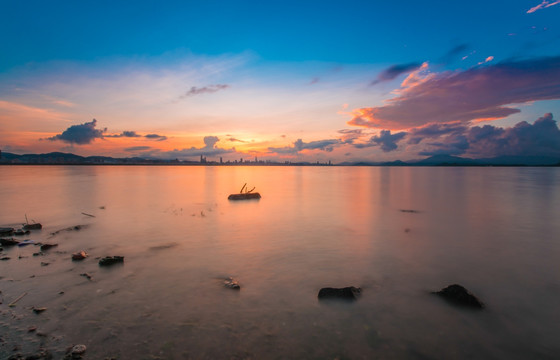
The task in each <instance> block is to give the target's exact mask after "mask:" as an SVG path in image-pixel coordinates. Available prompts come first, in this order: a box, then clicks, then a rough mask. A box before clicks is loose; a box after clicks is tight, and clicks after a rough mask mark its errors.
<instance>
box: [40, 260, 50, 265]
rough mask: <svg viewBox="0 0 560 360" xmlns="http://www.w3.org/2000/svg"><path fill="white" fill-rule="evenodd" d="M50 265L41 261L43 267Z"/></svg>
mask: <svg viewBox="0 0 560 360" xmlns="http://www.w3.org/2000/svg"><path fill="white" fill-rule="evenodd" d="M49 264H50V263H48V262H43V261H41V266H49Z"/></svg>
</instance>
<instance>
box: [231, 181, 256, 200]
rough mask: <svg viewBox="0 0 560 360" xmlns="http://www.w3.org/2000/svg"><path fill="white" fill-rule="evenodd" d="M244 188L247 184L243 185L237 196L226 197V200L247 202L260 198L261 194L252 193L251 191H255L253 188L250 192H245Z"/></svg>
mask: <svg viewBox="0 0 560 360" xmlns="http://www.w3.org/2000/svg"><path fill="white" fill-rule="evenodd" d="M246 187H247V183H245V185H243V187H242V188H241V190H240V191H239V194H231V195H230V196H228V200H249V199H260V198H261V194H259V193H258V192H253V190H255V188H254V187H253V188H252V189H251V190H247V188H246ZM243 190H245V192H243Z"/></svg>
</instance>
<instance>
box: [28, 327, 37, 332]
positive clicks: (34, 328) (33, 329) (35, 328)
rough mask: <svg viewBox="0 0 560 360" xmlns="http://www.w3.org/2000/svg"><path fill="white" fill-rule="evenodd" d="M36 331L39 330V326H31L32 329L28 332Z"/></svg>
mask: <svg viewBox="0 0 560 360" xmlns="http://www.w3.org/2000/svg"><path fill="white" fill-rule="evenodd" d="M35 330H37V326H30V327H29V328H28V329H27V332H33V331H35Z"/></svg>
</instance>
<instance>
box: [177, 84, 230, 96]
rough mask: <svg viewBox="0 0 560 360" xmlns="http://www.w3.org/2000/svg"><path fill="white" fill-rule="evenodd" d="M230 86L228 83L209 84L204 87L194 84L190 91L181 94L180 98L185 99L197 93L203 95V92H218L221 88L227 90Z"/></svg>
mask: <svg viewBox="0 0 560 360" xmlns="http://www.w3.org/2000/svg"><path fill="white" fill-rule="evenodd" d="M227 88H229V85H227V84H215V85H208V86H204V87H200V88H199V87H196V86H193V87H191V88H190V90H189V91H187V92H186V93H185V94H183V95H181V96H180V97H179V98H180V99H185V98H187V97H191V96H195V95H201V94H212V93H215V92H218V91H220V90H225V89H227Z"/></svg>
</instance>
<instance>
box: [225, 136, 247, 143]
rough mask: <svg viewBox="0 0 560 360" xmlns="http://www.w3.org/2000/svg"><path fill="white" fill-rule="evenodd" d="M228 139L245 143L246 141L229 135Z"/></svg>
mask: <svg viewBox="0 0 560 360" xmlns="http://www.w3.org/2000/svg"><path fill="white" fill-rule="evenodd" d="M228 141H231V142H241V143H247V142H248V141H245V140H240V139H236V138H234V137H230V138H229V139H228Z"/></svg>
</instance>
